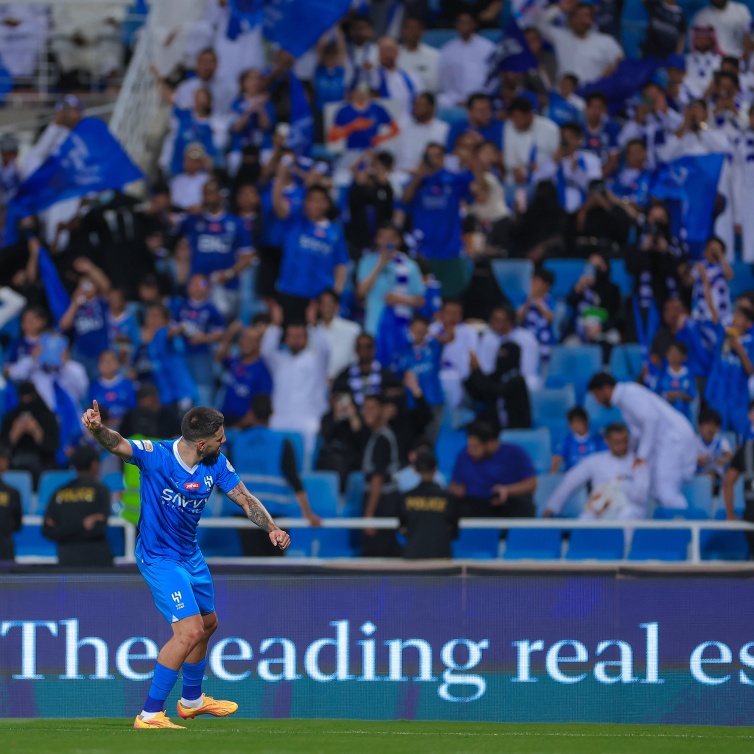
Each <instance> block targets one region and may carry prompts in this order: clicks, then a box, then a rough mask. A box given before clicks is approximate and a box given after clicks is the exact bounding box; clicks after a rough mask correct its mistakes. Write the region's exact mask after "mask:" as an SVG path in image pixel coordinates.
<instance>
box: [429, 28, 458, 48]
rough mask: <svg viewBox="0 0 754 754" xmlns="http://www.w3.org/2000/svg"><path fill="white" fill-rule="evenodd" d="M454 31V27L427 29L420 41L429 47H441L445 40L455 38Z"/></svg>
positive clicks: (448, 40)
mask: <svg viewBox="0 0 754 754" xmlns="http://www.w3.org/2000/svg"><path fill="white" fill-rule="evenodd" d="M455 37H456V32H455V30H454V29H427V31H425V32H424V36H423V37H422V42H424V44H425V45H429V46H430V47H437V48H440V47H442V46H443V45H444V44H445V43H446V42H450V40H451V39H455Z"/></svg>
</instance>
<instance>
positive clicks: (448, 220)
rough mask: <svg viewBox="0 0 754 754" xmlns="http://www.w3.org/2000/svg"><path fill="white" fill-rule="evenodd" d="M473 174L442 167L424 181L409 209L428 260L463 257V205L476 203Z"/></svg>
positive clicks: (419, 244) (420, 249)
mask: <svg viewBox="0 0 754 754" xmlns="http://www.w3.org/2000/svg"><path fill="white" fill-rule="evenodd" d="M473 182H474V176H473V174H472V173H469V172H463V173H451V172H450V171H449V170H445V168H442V169H441V170H438V171H437V172H436V173H435V174H434V175H430V176H428V177H427V178H425V179H424V180H423V181H422V182H421V185H420V186H419V188H418V189H417V190H416V194H415V195H414V199H413V201H412V202H411V204H409V205H408V206H407V207H406V209H407V210H408V212H410V213H411V218H412V220H413V225H414V231H419V232H420V236H419V241H418V252H419V253H420V254H422V255H423V256H425V257H426V258H427V259H436V260H439V259H455V258H457V257H459V256H460V255H461V249H462V242H461V202H462V201H467V202H473V201H474V197H473V196H472V194H471V184H472V183H473Z"/></svg>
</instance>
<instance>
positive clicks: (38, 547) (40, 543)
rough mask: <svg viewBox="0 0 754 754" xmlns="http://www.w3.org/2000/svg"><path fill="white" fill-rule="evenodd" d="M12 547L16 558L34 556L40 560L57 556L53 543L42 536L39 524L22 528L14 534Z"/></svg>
mask: <svg viewBox="0 0 754 754" xmlns="http://www.w3.org/2000/svg"><path fill="white" fill-rule="evenodd" d="M13 547H14V548H15V551H16V557H19V556H21V557H23V556H30V555H34V556H36V557H41V558H55V557H57V555H58V549H57V546H56V544H55V542H53V541H51V540H49V539H45V538H44V537H43V536H42V526H41V524H39V525H38V524H35V525H34V526H24V527H23V528H22V529H21V531H19V532H17V533H16V534H14V535H13Z"/></svg>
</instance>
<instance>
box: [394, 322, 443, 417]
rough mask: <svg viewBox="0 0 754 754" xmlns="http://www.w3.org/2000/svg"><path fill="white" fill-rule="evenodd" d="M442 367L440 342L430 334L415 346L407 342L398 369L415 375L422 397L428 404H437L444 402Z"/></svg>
mask: <svg viewBox="0 0 754 754" xmlns="http://www.w3.org/2000/svg"><path fill="white" fill-rule="evenodd" d="M441 367H442V344H441V343H440V341H439V340H437V339H436V338H433V337H432V336H430V337H428V338H427V339H426V340H425V341H424V343H422V344H421V345H420V346H417V345H415V344H413V343H411V344H409V346H408V349H407V351H406V354H405V356H404V357H403V359H402V360H401V364H400V371H401V372H408V371H411V372H413V373H414V374H415V375H416V379H417V381H418V382H419V387H421V389H422V392H423V393H424V398H425V399H426V401H427V403H428V404H429V405H430V406H439V405H441V404H442V403H444V402H445V396H444V393H443V390H442V384H441V383H440V368H441Z"/></svg>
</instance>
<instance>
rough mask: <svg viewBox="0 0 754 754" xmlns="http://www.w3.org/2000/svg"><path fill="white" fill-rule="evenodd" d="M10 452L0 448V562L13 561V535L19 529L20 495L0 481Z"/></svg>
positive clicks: (21, 512)
mask: <svg viewBox="0 0 754 754" xmlns="http://www.w3.org/2000/svg"><path fill="white" fill-rule="evenodd" d="M10 459H11V452H10V448H8V447H6V446H2V447H0V560H13V559H14V557H15V554H16V553H15V550H14V549H13V536H12V535H13V534H14V533H15V532H17V531H19V530H20V529H21V516H22V515H23V510H22V508H21V495H20V493H19V491H18V490H17V489H16V488H15V487H10V486H9V485H7V484H6V483H5V482H4V481H3V480H2V475H3V474H4V473H5V472H6V471H7V470H8V467H9V466H10Z"/></svg>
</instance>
